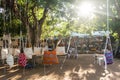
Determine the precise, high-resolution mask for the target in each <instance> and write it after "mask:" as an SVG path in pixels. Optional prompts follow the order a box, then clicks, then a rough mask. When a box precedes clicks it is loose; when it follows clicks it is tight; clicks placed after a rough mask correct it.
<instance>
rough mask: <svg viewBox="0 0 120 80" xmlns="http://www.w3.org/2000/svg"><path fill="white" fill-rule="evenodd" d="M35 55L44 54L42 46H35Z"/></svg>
mask: <svg viewBox="0 0 120 80" xmlns="http://www.w3.org/2000/svg"><path fill="white" fill-rule="evenodd" d="M34 55H36V56H40V55H42V53H41V48H40V47H34Z"/></svg>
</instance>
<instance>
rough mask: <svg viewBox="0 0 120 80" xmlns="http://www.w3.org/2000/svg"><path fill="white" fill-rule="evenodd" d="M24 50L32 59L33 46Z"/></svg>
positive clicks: (28, 57)
mask: <svg viewBox="0 0 120 80" xmlns="http://www.w3.org/2000/svg"><path fill="white" fill-rule="evenodd" d="M24 52H25V55H26V57H27V59H32V55H33V50H32V48H25V49H24Z"/></svg>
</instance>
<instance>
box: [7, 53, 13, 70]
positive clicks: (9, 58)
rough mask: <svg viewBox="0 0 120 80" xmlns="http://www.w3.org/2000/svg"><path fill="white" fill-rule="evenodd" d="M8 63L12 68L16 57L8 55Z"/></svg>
mask: <svg viewBox="0 0 120 80" xmlns="http://www.w3.org/2000/svg"><path fill="white" fill-rule="evenodd" d="M6 63H7V64H8V65H9V66H10V68H11V67H12V66H13V65H14V58H13V56H12V55H11V54H8V55H7V58H6Z"/></svg>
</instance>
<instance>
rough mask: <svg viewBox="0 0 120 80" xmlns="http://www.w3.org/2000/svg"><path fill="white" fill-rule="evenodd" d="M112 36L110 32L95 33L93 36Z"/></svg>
mask: <svg viewBox="0 0 120 80" xmlns="http://www.w3.org/2000/svg"><path fill="white" fill-rule="evenodd" d="M108 34H110V32H109V31H93V32H92V36H106V35H108Z"/></svg>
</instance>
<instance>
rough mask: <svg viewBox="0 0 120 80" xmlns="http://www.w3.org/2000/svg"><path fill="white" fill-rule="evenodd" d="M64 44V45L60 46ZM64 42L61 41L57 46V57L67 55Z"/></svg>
mask: <svg viewBox="0 0 120 80" xmlns="http://www.w3.org/2000/svg"><path fill="white" fill-rule="evenodd" d="M60 44H62V45H60ZM63 44H64V43H63V40H62V39H61V40H60V41H59V42H58V44H57V47H56V54H57V55H66V53H65V46H64V45H63Z"/></svg>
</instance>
